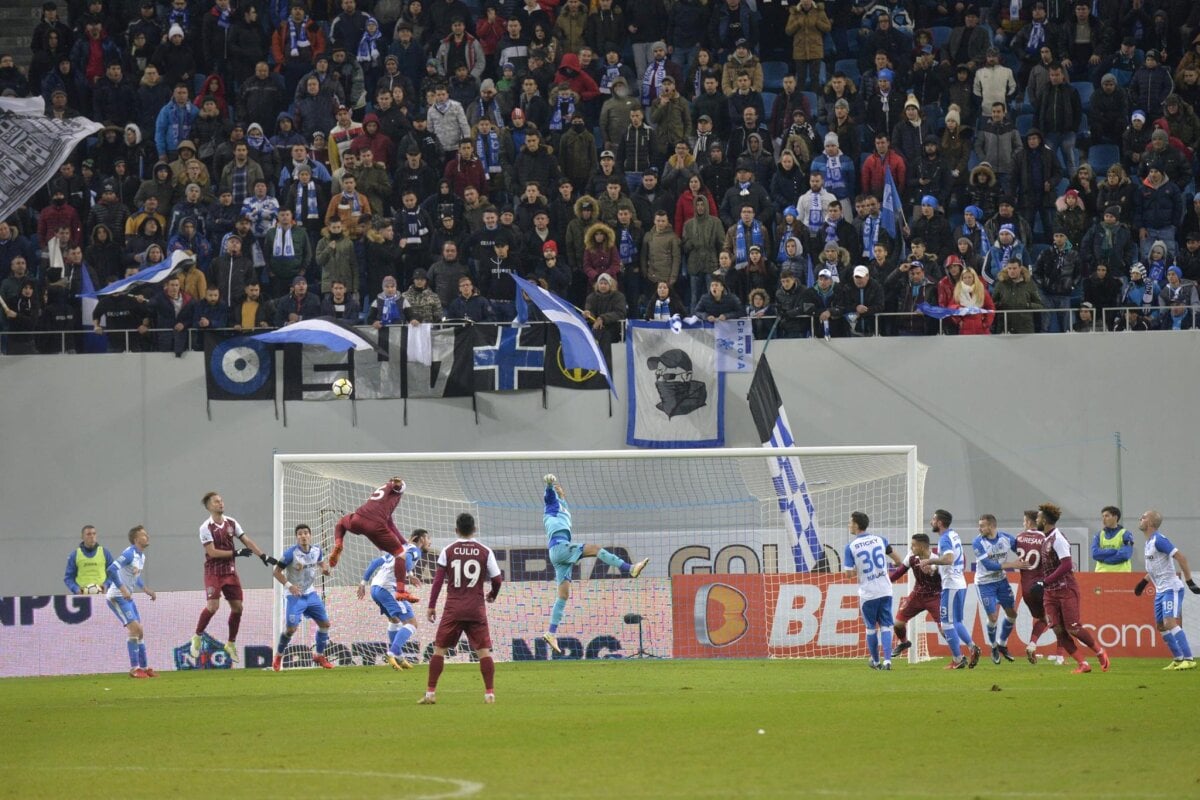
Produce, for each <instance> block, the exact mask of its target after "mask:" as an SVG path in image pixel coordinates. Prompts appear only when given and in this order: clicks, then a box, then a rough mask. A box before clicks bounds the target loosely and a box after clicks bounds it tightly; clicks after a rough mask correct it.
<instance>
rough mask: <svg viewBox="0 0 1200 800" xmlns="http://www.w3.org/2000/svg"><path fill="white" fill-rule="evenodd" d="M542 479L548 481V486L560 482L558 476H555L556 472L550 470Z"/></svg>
mask: <svg viewBox="0 0 1200 800" xmlns="http://www.w3.org/2000/svg"><path fill="white" fill-rule="evenodd" d="M542 480H544V481H545V482H546V485H547V486H553V485H554V484H556V483H558V478H556V477H554V474H553V473H549V472H548V473H546V475H545V476H544V477H543V478H542Z"/></svg>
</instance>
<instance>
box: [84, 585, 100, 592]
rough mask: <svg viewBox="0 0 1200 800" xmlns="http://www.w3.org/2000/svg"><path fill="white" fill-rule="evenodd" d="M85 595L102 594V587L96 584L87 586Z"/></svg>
mask: <svg viewBox="0 0 1200 800" xmlns="http://www.w3.org/2000/svg"><path fill="white" fill-rule="evenodd" d="M83 593H84V594H100V587H99V586H97V585H96V584H94V583H89V584H88V585H87V586H85V587H83Z"/></svg>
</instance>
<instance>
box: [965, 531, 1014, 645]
mask: <svg viewBox="0 0 1200 800" xmlns="http://www.w3.org/2000/svg"><path fill="white" fill-rule="evenodd" d="M974 548H975V588H976V590H977V591H978V592H979V600H980V602H982V603H983V610H984V611H986V612H987V619H988V621H987V641H988V646H989V647H991V649H992V663H993V664H999V663H1000V657H1001V656H1004V658H1005V659H1007V660H1009V661H1013V660H1014V659H1013V657H1012V656H1011V655H1009V653H1008V637H1009V634H1011V633H1012V629H1013V626H1014V625H1016V624H1017V599H1016V597H1015V596H1014V595H1013V590H1012V584H1010V583H1009V582H1008V578H1007V577H1006V576H1005V574H1004V567H1003V564H1004V563H1005V562H1007V561H1008V560H1009V558H1010V557H1012V558H1016V550H1017V540H1016V539H1015V538H1013V536H1012V535H1011V534H1008V533H1005V532H1004V531H998V530H996V517H995V516H993V515H992V514H981V515H980V517H979V535H978V536H976V537H975V542H974ZM1000 609H1004V619H1003V620H1000V632H999V635H997V633H996V620H997V619H998V618H999V616H1000Z"/></svg>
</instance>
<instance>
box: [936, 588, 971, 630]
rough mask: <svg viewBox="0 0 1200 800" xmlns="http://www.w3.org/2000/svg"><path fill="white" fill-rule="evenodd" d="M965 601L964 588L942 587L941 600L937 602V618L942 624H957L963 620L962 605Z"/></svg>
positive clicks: (965, 591)
mask: <svg viewBox="0 0 1200 800" xmlns="http://www.w3.org/2000/svg"><path fill="white" fill-rule="evenodd" d="M966 602H967V590H966V589H942V602H941V603H940V604H938V620H939V621H940V622H941V623H942V624H943V625H957V624H959V623H960V622H962V621H963V606H964V605H965V604H966Z"/></svg>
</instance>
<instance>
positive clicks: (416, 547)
mask: <svg viewBox="0 0 1200 800" xmlns="http://www.w3.org/2000/svg"><path fill="white" fill-rule="evenodd" d="M432 546H433V542H432V540H431V539H430V538H429V531H426V530H423V529H421V528H417V529H416V530H415V531H413V532H412V536H411V537H409V540H408V544H406V545H404V558H405V561H407V564H406V566H407V567H408V573H409V574H410V575H412V574H413V572H414V570H415V569H416V566H417V564H418V563H420V561H421V557H422V556H423V555H425V554H426V553H428V552H429V550H430V548H431V547H432ZM393 559H395V556H393V555H392V554H391V553H386V554H384V555H382V556H380V557H379V558H377V559H375V560H374V561H372V562H371V563H370V564H367V571H366V572H364V573H363V576H362V581H360V582H359V584H358V599H359V600H362V599H363V598H364V597H366V596H367V585H368V584H369V585H370V586H371V599H372V600H374V601H375V605H377V606H379V613H380V614H383V615H384V616H385V617H387V621H388V651H387V661H388V663H389V664H391V665H392V669H396V670H404V669H412V664H410V663H409V662H408V659H406V658H405V657H404V655H403V653H404V645H405V644H407V643H408V640H409V639H411V638H412V636H413V634H414V633H416V632H417V625H416V621H417V618H416V615H415V614H414V613H413V607H412V604H410V603H409V602H408V601H406V600H397V599H396V598H395V596H394V595H395V594H396V573H395V571H394V569H393V567H392V561H393Z"/></svg>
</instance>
